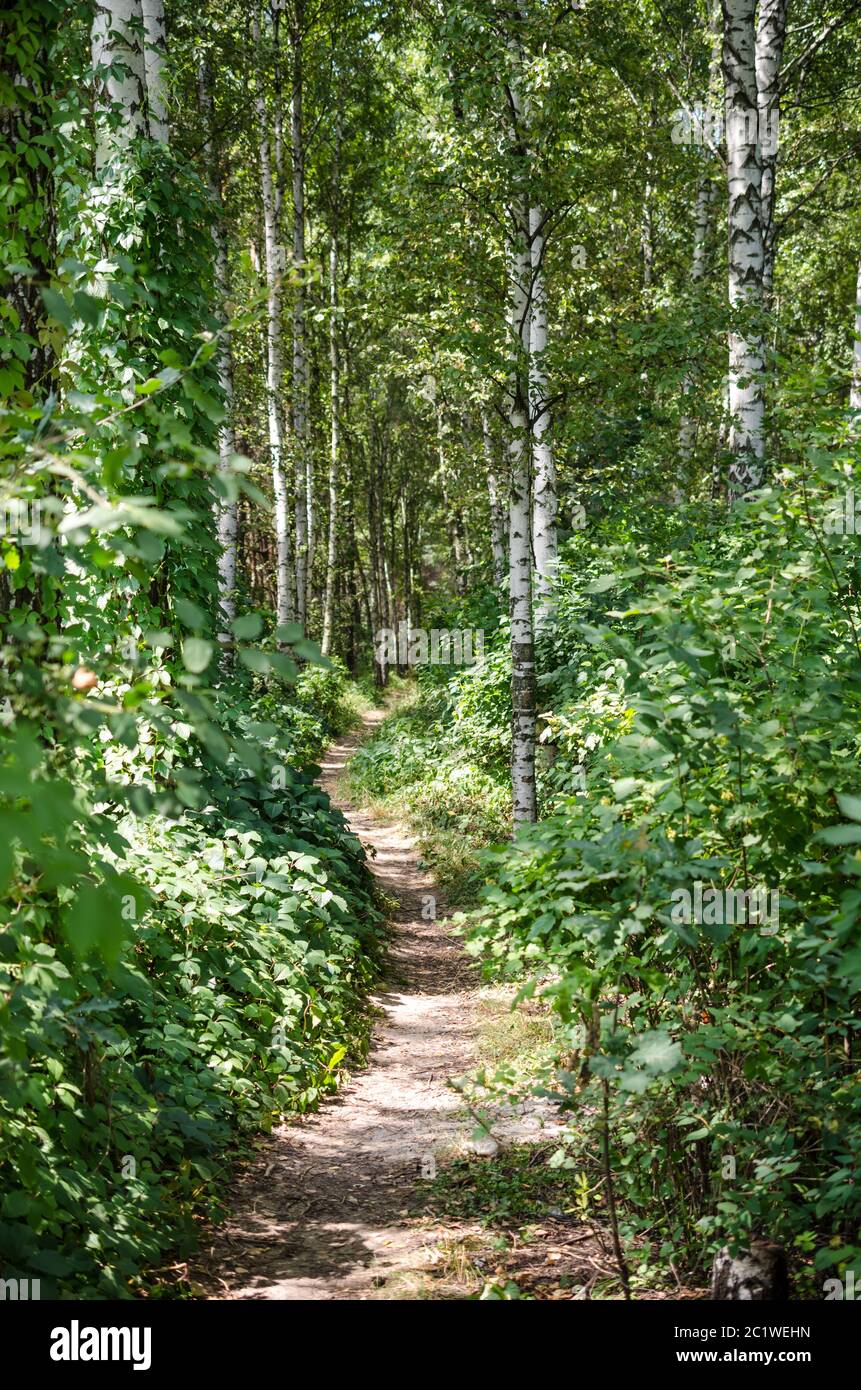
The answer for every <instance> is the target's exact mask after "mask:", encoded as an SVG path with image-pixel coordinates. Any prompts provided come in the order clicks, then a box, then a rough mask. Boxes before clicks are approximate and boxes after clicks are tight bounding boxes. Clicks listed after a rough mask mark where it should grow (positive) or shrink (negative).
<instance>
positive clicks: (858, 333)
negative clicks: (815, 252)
mask: <svg viewBox="0 0 861 1390" xmlns="http://www.w3.org/2000/svg"><path fill="white" fill-rule="evenodd" d="M849 405H850V408H851V409H852V410H861V258H859V260H858V278H857V280H856V282H855V345H854V347H853V349H852V388H851V390H850V393H849Z"/></svg>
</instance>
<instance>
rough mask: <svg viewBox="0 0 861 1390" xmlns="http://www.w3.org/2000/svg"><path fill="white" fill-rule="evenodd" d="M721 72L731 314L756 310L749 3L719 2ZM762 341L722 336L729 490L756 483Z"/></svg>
mask: <svg viewBox="0 0 861 1390" xmlns="http://www.w3.org/2000/svg"><path fill="white" fill-rule="evenodd" d="M723 18H724V26H723V74H724V95H725V109H726V143H727V187H728V193H729V228H728V230H729V302H730V306H731V308H732V309H733V310H734V311H735V312H736V313H739V312H741V313H748V314H750V313H753V314H756V313H757V311H759V310H761V308H762V302H763V293H762V291H763V272H764V266H765V246H764V240H763V228H762V207H761V191H762V161H761V153H760V147H759V138H758V102H757V84H756V25H755V19H756V0H723ZM764 366H765V355H764V344H763V339H762V333H761V330H760V329H759V328H758V327H756V326H755V325H753V326H752V325H751V324H750V323H749V322H747V323H743V324H742V325H738V324H737V325H735V326H734V327H733V329H732V331H731V332H730V335H729V407H730V452H731V454H732V459H731V461H730V467H729V493H730V498H731V499H736V498H738V497H741V496H743V495H744V494H745V493H747V492H750V491H751V490H752V489H754V488H757V487H759V486H760V485H761V483H762V481H763V476H764V469H765V461H764V456H765V429H764V413H765V400H764V390H763V371H764Z"/></svg>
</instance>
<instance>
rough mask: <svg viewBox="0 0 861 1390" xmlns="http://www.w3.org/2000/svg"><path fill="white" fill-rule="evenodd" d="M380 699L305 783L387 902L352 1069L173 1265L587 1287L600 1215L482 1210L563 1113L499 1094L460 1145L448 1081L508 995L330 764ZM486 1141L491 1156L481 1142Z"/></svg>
mask: <svg viewBox="0 0 861 1390" xmlns="http://www.w3.org/2000/svg"><path fill="white" fill-rule="evenodd" d="M385 713H386V711H379V710H375V711H373V712H371V713H368V714H365V715H364V716H363V724H362V727H361V728H360V729H358V730H356V731H355V732H353V733H350V734H348V735H346V736H344V737H343V738H342V739H341V740H340V741H339V742H338V743H336V744H335V745H334V746H333V747H332V748H330V749H329V750H328V752H327V754H326V756H325V758H324V759H323V761H322V764H321V766H322V776H321V779H320V780H321V784H322V786H323V787H324V789H325V790H326V791H327V792H328V793H329V795H330V797H331V798H332V801H333V802H334V804H336V805H338V806H340V808H341V809H342V811H343V812H344V814H345V816H346V817H347V819H348V821H349V823H350V825H351V827H352V829H353V830H354V831H355V833H356V834H357V835H358V836H359V837H360V839H361V840H362V842H363V844H364V845H365V847H366V849H367V851H368V854H369V857H370V860H371V865H372V869H373V872H374V875H375V877H376V879H377V883H378V885H379V888H380V890H381V892H382V894H383V895H384V896H385V898H386V899H388V900H390V901H391V902H392V903H394V904H395V906H394V907H393V910H392V917H391V929H392V936H391V942H390V946H389V950H388V955H387V961H386V966H385V970H384V976H383V980H382V982H381V986H380V989H379V990H378V992H377V994H376V995H375V996H374V997H373V999H372V1005H373V1007H374V1009H375V1011H376V1012H377V1022H376V1026H375V1029H374V1036H373V1041H372V1046H371V1052H370V1056H369V1058H368V1062H367V1065H366V1066H365V1067H364V1068H362V1069H361V1070H357V1071H356V1072H355V1073H353V1074H352V1075H350V1076H349V1078H348V1079H347V1080H346V1082H345V1083H344V1085H343V1086H342V1088H341V1090H340V1091H339V1093H338V1094H337V1096H335V1097H334V1098H332V1099H330V1100H327V1101H326V1102H325V1103H324V1104H323V1106H322V1107H321V1109H320V1110H319V1111H317V1112H316V1113H314V1114H311V1115H307V1116H301V1117H295V1118H291V1119H290V1120H289V1121H287V1122H286V1123H285V1124H283V1125H282V1126H281V1127H280V1128H279V1129H277V1130H276V1131H275V1132H274V1134H273V1135H272V1136H270V1137H269V1138H267V1139H266V1140H265V1141H264V1143H263V1144H262V1145H261V1148H260V1151H259V1153H258V1155H257V1157H256V1158H255V1159H254V1160H253V1161H252V1162H251V1163H250V1164H248V1165H246V1166H245V1167H244V1168H243V1169H242V1170H240V1172H239V1173H238V1175H237V1177H236V1179H235V1182H234V1184H233V1186H232V1188H231V1190H230V1191H229V1192H228V1194H227V1197H226V1206H227V1209H228V1210H229V1212H230V1215H229V1217H228V1219H227V1220H226V1222H225V1223H224V1224H223V1225H222V1226H220V1227H218V1228H217V1229H216V1230H215V1231H214V1232H212V1233H211V1234H210V1236H209V1237H208V1239H206V1240H204V1242H203V1245H202V1249H201V1251H200V1253H199V1255H198V1256H197V1259H196V1260H195V1262H194V1263H193V1265H192V1266H191V1267H190V1269H189V1271H188V1279H189V1282H190V1284H191V1288H192V1290H193V1292H194V1294H195V1295H196V1296H198V1297H204V1298H211V1299H315V1300H316V1299H380V1298H383V1299H393V1298H431V1299H440V1298H442V1299H445V1298H464V1297H476V1296H479V1295H481V1294H482V1291H483V1290H484V1296H485V1297H487V1296H488V1292H487V1290H488V1289H490V1290H491V1292H490V1295H489V1296H490V1297H506V1294H505V1293H502V1292H496V1290H497V1289H500V1290H501V1289H504V1288H505V1287H506V1286H507V1285H508V1282H509V1281H515V1282H516V1283H517V1285H518V1288H519V1289H523V1290H524V1291H525V1292H527V1296H532V1297H536V1296H537V1297H544V1298H546V1297H551V1298H559V1297H561V1298H572V1297H575V1298H576V1297H581V1298H582V1297H586V1296H587V1294H588V1291H589V1289H591V1288H592V1287H594V1285H595V1283H596V1282H598V1281H606V1280H608V1279H609V1280H612V1279H613V1277H614V1270H613V1262H612V1256H611V1255H610V1254H609V1251H608V1242H607V1238H606V1235H605V1234H604V1233H603V1232H602V1231H601V1230H600V1228H598V1227H593V1226H591V1225H590V1224H588V1223H584V1222H583V1221H582V1220H578V1219H577V1218H576V1217H574V1216H572V1215H571V1214H570V1213H568V1214H566V1213H565V1212H563V1210H561V1209H558V1208H553V1207H550V1208H548V1207H547V1206H546V1204H541V1205H540V1206H538V1207H537V1208H535V1216H534V1217H533V1218H532V1219H531V1221H529V1222H527V1223H526V1225H524V1223H523V1221H522V1220H521V1219H520V1218H519V1217H517V1216H516V1214H515V1213H512V1217H511V1220H510V1221H509V1222H507V1223H506V1222H505V1221H503V1222H502V1223H501V1225H500V1223H498V1222H497V1223H495V1224H493V1223H491V1224H488V1222H487V1220H486V1212H483V1210H482V1209H483V1208H484V1207H486V1206H488V1205H489V1206H491V1207H492V1206H493V1205H494V1203H495V1202H498V1184H499V1181H502V1183H503V1186H504V1184H505V1182H506V1181H507V1180H508V1179H507V1178H506V1163H510V1162H513V1163H514V1165H515V1169H514V1170H512V1173H511V1175H510V1177H511V1181H513V1182H515V1183H519V1182H521V1181H522V1178H523V1176H524V1174H526V1175H527V1177H528V1180H529V1182H530V1183H531V1182H532V1179H533V1175H538V1173H539V1170H540V1169H541V1168H543V1167H544V1165H545V1163H546V1158H547V1156H548V1155H549V1153H550V1151H551V1148H552V1147H555V1144H550V1143H549V1142H548V1141H551V1140H553V1138H554V1137H555V1135H556V1134H558V1128H559V1124H560V1121H559V1119H558V1116H557V1114H556V1112H555V1110H553V1109H552V1107H549V1106H547V1104H546V1103H544V1102H541V1101H537V1100H531V1099H530V1100H527V1101H522V1102H520V1103H518V1104H517V1105H512V1106H507V1107H505V1108H504V1109H499V1108H498V1107H497V1108H496V1109H495V1110H494V1111H493V1112H492V1126H491V1128H492V1134H493V1136H494V1138H493V1139H490V1140H485V1141H484V1143H483V1144H482V1142H481V1141H479V1145H478V1147H479V1152H478V1153H476V1152H475V1146H474V1142H473V1139H472V1136H473V1134H474V1132H475V1121H474V1119H473V1118H472V1116H471V1115H470V1114H469V1112H468V1110H467V1108H466V1106H465V1104H464V1101H463V1099H462V1097H461V1095H460V1094H459V1092H458V1091H457V1090H456V1089H454V1088H453V1087H452V1086H450V1085H449V1084H448V1083H449V1079H450V1078H458V1077H461V1076H464V1075H465V1074H467V1073H469V1072H470V1070H471V1069H473V1068H475V1067H476V1065H477V1064H478V1061H479V1042H478V1036H479V1033H480V1029H481V1027H482V1026H485V1027H486V1026H487V1019H488V1016H490V1017H491V1019H492V1021H495V1022H494V1026H497V1027H498V1026H506V1027H507V1026H509V1025H507V1024H505V1023H504V1020H505V1019H506V1018H508V1019H510V1018H511V1017H512V1015H511V1012H510V1007H509V1006H510V999H509V998H508V997H500V992H499V991H496V992H495V994H494V993H493V992H488V991H486V990H482V989H481V987H480V984H479V981H478V978H477V976H476V973H475V967H474V965H473V964H472V962H471V961H470V959H469V958H468V957H467V955H466V954H465V952H464V951H463V948H462V946H461V945H460V942H459V940H458V938H457V937H455V936H453V935H452V934H451V933H450V931H449V930H447V928H446V924H445V903H444V901H443V899H442V895H441V894H440V893H439V891H438V890H437V888H436V887H435V885H434V883H433V881H432V880H431V878H430V877H429V875H428V874H427V873H426V872H425V870H424V869H423V868H422V867H421V864H420V860H419V855H418V851H417V849H416V846H415V843H414V841H413V839H412V838H411V836H410V834H409V833H408V832H407V830H406V829H405V827H404V826H403V825H401V824H399V823H396V822H392V821H391V820H388V819H381V818H380V817H379V816H378V815H377V814H376V813H374V812H372V811H369V810H365V809H358V808H356V807H354V806H351V805H350V804H349V803H348V802H347V801H346V800H345V792H344V783H343V773H344V769H345V767H346V765H347V763H348V761H349V759H350V756H351V755H352V753H353V752H354V751H355V749H356V747H357V746H358V743H359V742H360V741H361V739H362V738H364V737H365V736H366V735H367V734H368V733H369V732H370V730H371V729H372V728H373V727H374V726H375V725H376V724H378V723H379V721H380V720H381V719H382V718H383V717H384V716H385ZM430 899H434V900H435V914H434V916H433V918H432V919H431V920H426V917H427V913H428V903H429V900H430ZM423 908H424V912H425V915H423ZM503 993H504V992H503ZM485 1146H488V1147H490V1148H491V1150H493V1151H494V1153H496V1154H498V1157H494V1156H493V1154H491V1155H482V1153H481V1152H480V1150H481V1149H482V1148H483V1147H485ZM429 1160H430V1162H429ZM500 1160H502V1162H500ZM437 1163H439V1164H440V1166H441V1171H442V1173H443V1175H444V1174H445V1173H446V1172H453V1173H454V1174H455V1181H454V1183H453V1185H450V1187H451V1190H450V1191H449V1200H447V1201H445V1202H443V1203H442V1205H441V1204H440V1202H439V1201H438V1200H436V1199H435V1197H434V1195H433V1194H434V1190H435V1188H436V1187H437V1184H436V1183H434V1182H432V1181H427V1177H428V1175H429V1173H432V1172H433V1169H434V1166H435V1165H436V1164H437ZM452 1165H453V1167H452ZM491 1169H493V1170H494V1172H493V1173H492V1174H491V1173H490V1170H491ZM531 1170H534V1174H533V1172H532V1171H531ZM552 1176H553V1175H552V1174H550V1173H548V1174H547V1177H548V1178H551V1177H552ZM438 1181H439V1180H438ZM458 1189H460V1190H461V1192H462V1194H463V1196H464V1201H463V1202H462V1203H461V1207H462V1208H463V1210H464V1215H458ZM452 1193H453V1194H454V1200H451V1197H452ZM503 1205H504V1206H505V1204H503ZM452 1213H454V1214H452ZM483 1217H484V1218H485V1219H482V1218H483ZM514 1296H515V1297H517V1296H520V1295H519V1294H518V1292H517V1291H515V1292H514ZM610 1296H611V1297H613V1296H614V1295H613V1293H610ZM616 1296H618V1295H616Z"/></svg>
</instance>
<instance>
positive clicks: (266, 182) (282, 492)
mask: <svg viewBox="0 0 861 1390" xmlns="http://www.w3.org/2000/svg"><path fill="white" fill-rule="evenodd" d="M254 44H255V49H256V53H257V91H256V95H255V105H256V109H257V126H258V136H259V147H260V182H261V193H262V202H263V234H264V243H265V251H266V420H267V426H268V432H269V457H270V460H271V464H272V486H273V492H274V497H275V551H276V566H275V568H276V602H275V612H276V619H277V622H278V623H279V625H280V624H283V623H288V622H291V621H292V619H293V615H294V612H295V598H294V587H293V583H294V581H293V557H292V554H291V545H290V524H289V517H288V498H287V477H286V474H285V472H284V410H283V397H282V376H283V356H282V348H281V304H282V292H281V276H282V271H283V252H282V248H281V247H280V246H279V245H278V233H277V225H276V222H275V193H274V188H273V182H272V161H271V156H270V148H269V138H270V133H269V120H268V114H267V110H266V94H265V89H264V85H263V61H262V55H261V51H260V48H261V45H260V12H259V11H258V12H256V13H255V16H254Z"/></svg>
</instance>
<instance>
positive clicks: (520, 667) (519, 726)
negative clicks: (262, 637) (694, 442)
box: [508, 200, 538, 829]
mask: <svg viewBox="0 0 861 1390" xmlns="http://www.w3.org/2000/svg"><path fill="white" fill-rule="evenodd" d="M509 212H510V216H511V219H512V223H513V228H512V232H511V238H510V245H509V304H510V309H509V332H510V339H511V355H512V364H511V375H510V382H509V415H508V424H509V438H508V459H509V469H510V474H511V502H510V511H509V527H508V531H509V571H508V583H509V600H510V602H509V607H510V614H511V787H512V819H513V822H514V827H515V829H516V828H517V826H518V825H521V824H523V823H524V822H529V821H534V820H536V819H537V815H538V810H537V803H536V796H535V649H534V635H533V628H532V543H531V537H530V524H529V523H530V517H529V510H530V509H529V492H530V489H529V392H528V362H529V281H530V277H531V272H532V267H531V259H530V255H529V233H528V225H527V217H528V214H527V210H526V205H525V203H524V202H523V201H522V200H521V201H517V200H515V201H514V202H513V203H512V206H511V208H510V210H509Z"/></svg>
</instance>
